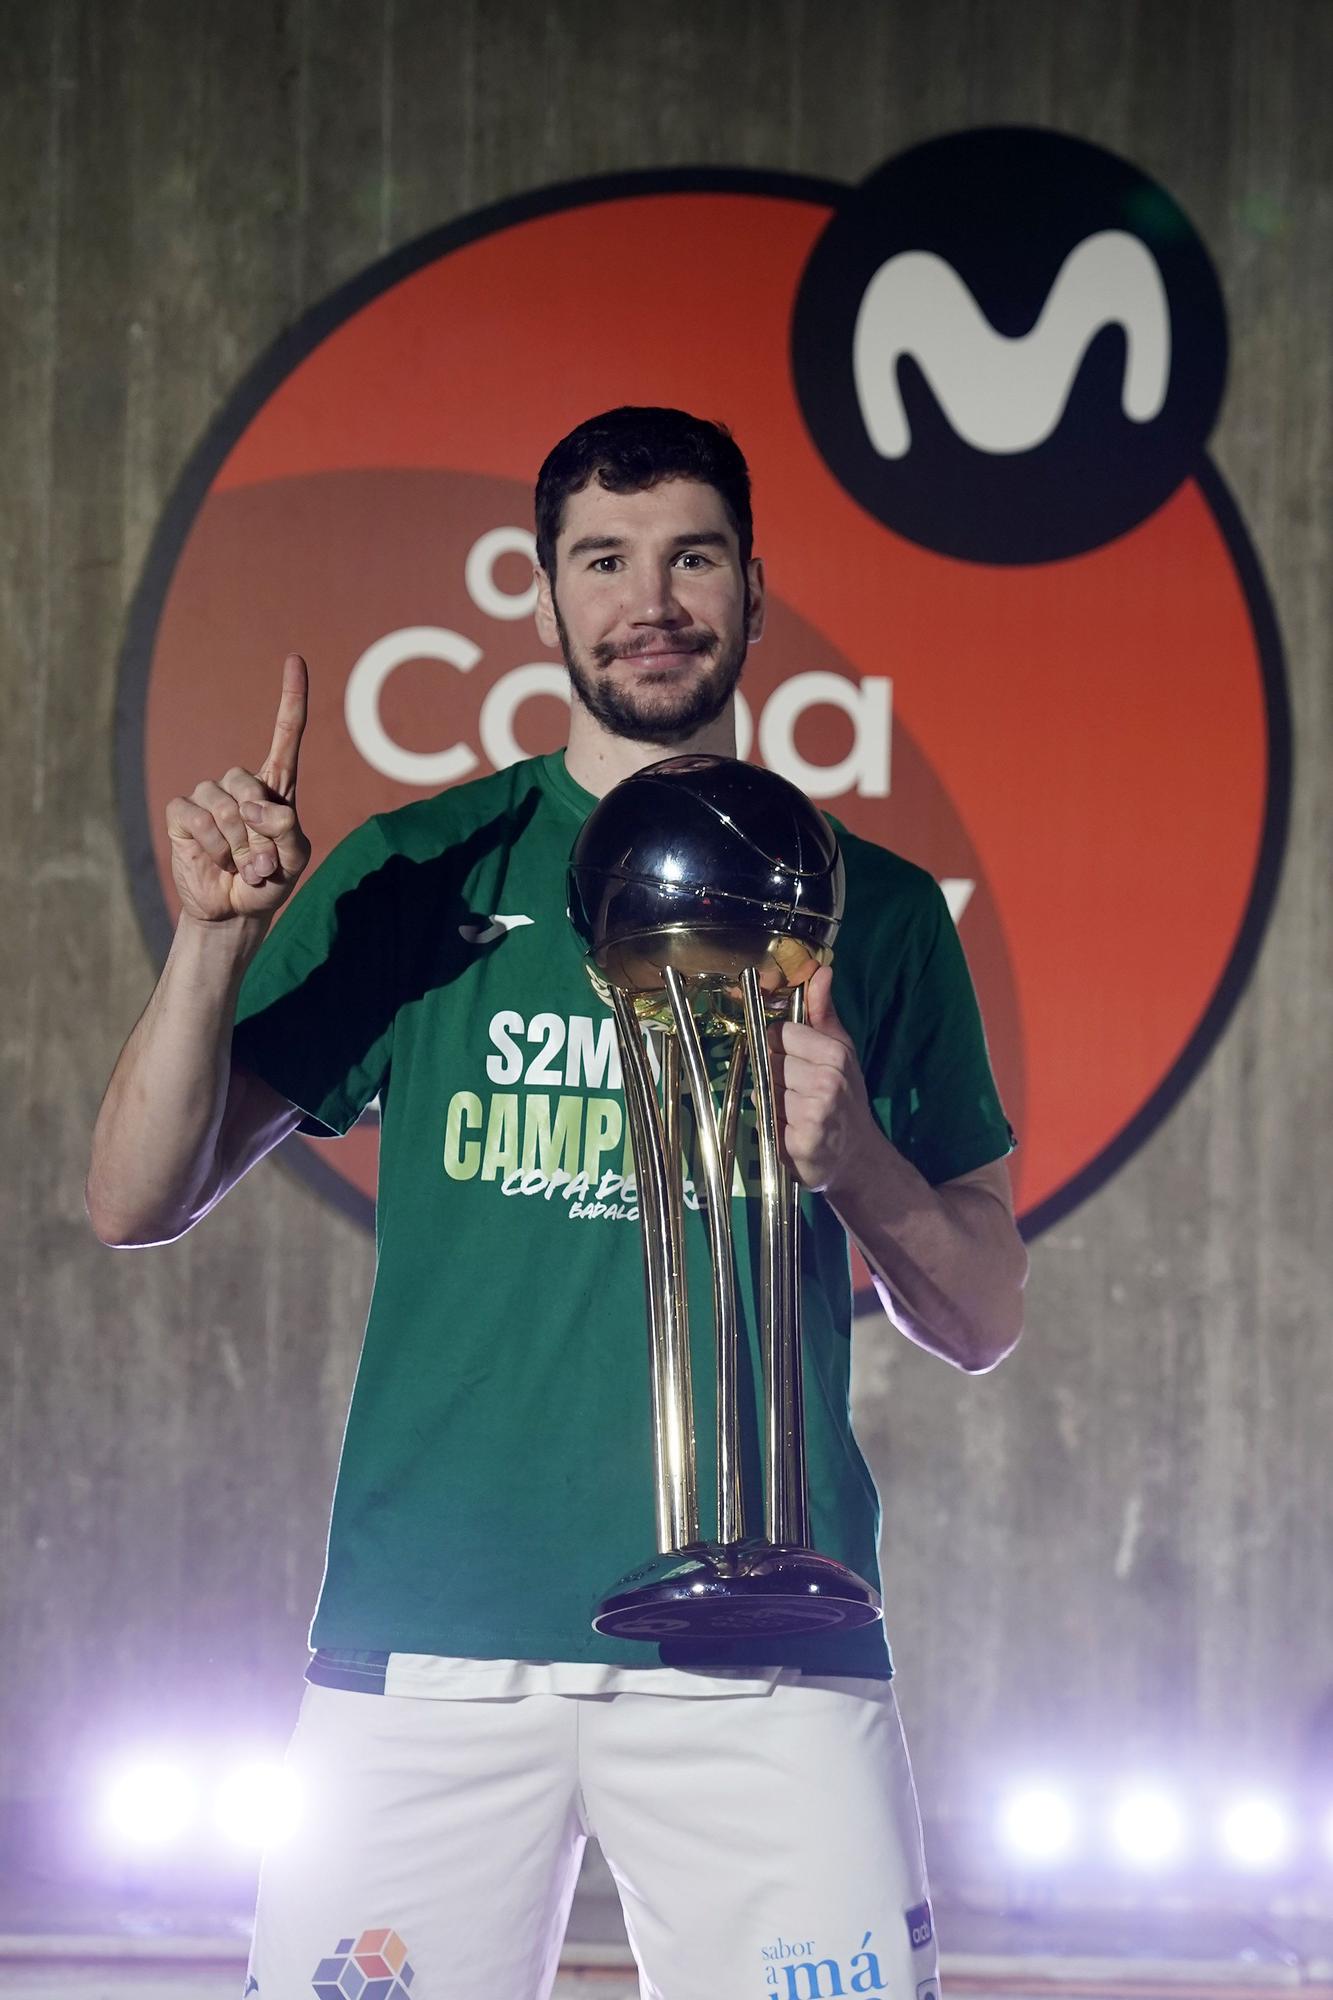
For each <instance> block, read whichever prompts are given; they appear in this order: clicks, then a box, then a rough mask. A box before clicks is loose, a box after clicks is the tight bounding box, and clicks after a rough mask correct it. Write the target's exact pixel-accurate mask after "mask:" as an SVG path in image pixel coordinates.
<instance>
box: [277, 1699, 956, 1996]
mask: <svg viewBox="0 0 1333 2000" xmlns="http://www.w3.org/2000/svg"><path fill="white" fill-rule="evenodd" d="M289 1762H290V1763H291V1765H292V1767H293V1768H294V1770H295V1772H296V1775H297V1778H298V1782H299V1784H300V1787H301V1792H302V1795H303V1800H304V1809H303V1811H302V1815H301V1824H300V1829H299V1831H298V1833H297V1834H296V1836H295V1837H294V1838H293V1839H292V1840H291V1841H290V1842H289V1843H287V1844H286V1845H284V1846H281V1847H277V1848H275V1849H274V1850H273V1851H272V1853H271V1854H270V1856H269V1857H268V1858H267V1859H266V1861H265V1863H264V1868H263V1875H262V1879H261V1883H260V1893H259V1911H258V1916H257V1919H256V1925H255V1942H254V1952H253V1957H252V1960H251V1970H250V1983H249V1984H248V1986H247V1988H246V1990H247V1992H249V1993H251V1994H257V1995H258V2000H311V1996H312V1994H313V1995H314V1996H316V2000H457V1996H462V2000H544V1996H545V1995H546V1994H548V1993H549V1991H550V1989H551V1985H552V1982H553V1980H554V1978H555V1973H556V1968H557V1963H558V1960H559V1955H560V1945H561V1940H562V1938H563V1936H564V1930H565V1923H566V1920H567V1917H568V1914H569V1905H570V1899H571V1897H572V1896H573V1893H574V1883H575V1880H576V1878H577V1875H578V1870H579V1862H580V1858H581V1856H582V1853H583V1846H584V1842H585V1841H586V1839H587V1838H588V1836H589V1835H592V1836H593V1837H594V1838H595V1839H596V1840H597V1841H598V1842H599V1843H600V1845H601V1848H602V1852H603V1854H604V1855H605V1857H606V1861H607V1864H608V1866H609V1868H610V1870H611V1873H612V1875H613V1876H614V1878H615V1882H616V1885H617V1888H618V1890H619V1892H620V1900H621V1905H622V1907H623V1910H624V1914H625V1925H626V1929H627V1931H628V1933H629V1940H630V1944H631V1947H632V1949H633V1952H634V1956H635V1959H636V1960H637V1962H638V1967H639V1982H640V1991H641V1993H642V1994H643V1996H644V2000H766V1997H767V1996H774V2000H824V1996H828V1995H833V1996H837V1995H852V1994H865V1993H872V1994H874V1993H879V1994H888V1995H892V1996H893V2000H937V1996H938V1985H937V1961H936V1948H935V1940H934V1933H933V1924H932V1921H931V1915H930V1904H929V1900H928V1892H927V1886H926V1875H925V1863H924V1860H923V1856H922V1851H921V1831H920V1823H919V1820H918V1816H917V1806H916V1795H915V1792H914V1789H913V1785H912V1774H911V1770H910V1767H909V1765H908V1761H907V1752H906V1749H905V1747H904V1744H903V1737H902V1730H901V1728H900V1726H899V1721H898V1708H897V1703H896V1702H895V1700H894V1697H893V1691H892V1689H891V1687H890V1686H889V1684H888V1683H887V1682H884V1683H875V1682H866V1681H854V1682H842V1683H840V1682H838V1681H833V1680H810V1679H804V1680H798V1681H796V1682H794V1683H792V1682H786V1681H783V1682H779V1683H778V1684H777V1685H775V1686H773V1687H772V1688H771V1689H770V1690H769V1691H768V1692H767V1693H763V1694H744V1695H737V1694H723V1695H719V1696H718V1697H717V1698H715V1699H699V1698H697V1697H695V1698H693V1699H688V1700H686V1699H681V1698H679V1697H674V1696H672V1695H670V1694H647V1693H645V1694H640V1693H624V1694H609V1695H556V1694H529V1695H522V1696H519V1697H516V1698H510V1699H499V1700H470V1701H432V1700H428V1699H420V1698H411V1697H406V1696H398V1695H377V1694H353V1693H348V1692H345V1691H343V1690H341V1689H336V1688H328V1687H310V1688H308V1689H307V1691H306V1695H305V1700H304V1704H303V1706H302V1710H301V1716H300V1720H299V1722H298V1724H297V1728H296V1733H295V1735H294V1737H293V1739H292V1746H291V1751H290V1753H289Z"/></svg>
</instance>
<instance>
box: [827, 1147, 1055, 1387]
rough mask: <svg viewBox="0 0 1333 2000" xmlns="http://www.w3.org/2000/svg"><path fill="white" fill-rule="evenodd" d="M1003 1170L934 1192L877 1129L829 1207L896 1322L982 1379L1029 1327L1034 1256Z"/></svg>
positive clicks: (983, 1173)
mask: <svg viewBox="0 0 1333 2000" xmlns="http://www.w3.org/2000/svg"><path fill="white" fill-rule="evenodd" d="M1005 1172H1006V1169H1005V1168H1004V1166H1003V1163H1002V1162H996V1163H995V1165H994V1166H992V1167H987V1168H983V1169H981V1170H980V1171H979V1172H978V1173H976V1174H965V1175H963V1176H961V1177H960V1178H959V1179H958V1180H955V1181H947V1182H945V1183H944V1185H943V1186H941V1187H932V1186H931V1185H930V1183H929V1182H928V1181H926V1180H924V1179H923V1178H922V1176H921V1175H920V1174H919V1173H918V1172H917V1171H916V1169H915V1167H913V1166H911V1165H910V1164H909V1162H908V1161H907V1160H905V1159H904V1158H903V1156H902V1154H901V1153H899V1152H898V1151H897V1150H896V1148H895V1147H894V1146H892V1145H891V1144H890V1142H889V1141H888V1140H887V1139H886V1138H885V1137H884V1136H883V1134H882V1133H881V1132H880V1131H879V1130H878V1128H876V1129H875V1130H874V1132H873V1133H871V1134H869V1135H868V1136H867V1137H866V1139H865V1140H864V1142H863V1145H862V1146H861V1147H860V1148H858V1158H857V1160H856V1161H855V1163H854V1168H853V1170H852V1171H851V1172H849V1173H848V1174H847V1175H846V1177H845V1178H843V1177H840V1185H838V1186H837V1187H834V1186H830V1187H829V1189H828V1190H827V1192H828V1198H829V1200H830V1202H831V1203H832V1205H833V1208H834V1210H835V1211H836V1213H837V1215H838V1217H839V1218H840V1220H841V1222H842V1224H843V1227H844V1228H845V1229H846V1230H847V1233H848V1235H849V1236H851V1238H852V1240H853V1241H854V1242H855V1243H856V1245H857V1246H858V1248H859V1249H860V1250H861V1252H862V1255H863V1256H864V1257H865V1259H866V1262H867V1263H868V1264H869V1266H870V1270H871V1275H872V1277H873V1278H874V1280H875V1288H876V1290H877V1291H878V1292H879V1295H880V1297H881V1299H882V1300H883V1302H884V1306H885V1309H886V1310H887V1311H888V1313H889V1314H890V1316H891V1317H892V1319H893V1320H894V1322H895V1323H896V1324H897V1325H898V1326H899V1327H901V1328H902V1330H903V1332H904V1333H906V1334H907V1335H908V1337H909V1338H910V1339H912V1340H914V1341H915V1342H916V1343H917V1344H918V1345H919V1346H921V1347H925V1348H928V1349H929V1350H930V1352H931V1353H932V1354H939V1355H942V1356H943V1357H944V1359H945V1360H946V1361H952V1362H954V1363H955V1365H956V1366H958V1367H960V1368H964V1369H966V1370H967V1371H968V1372H969V1373H978V1372H980V1371H982V1370H983V1369H986V1368H993V1367H994V1366H995V1364H996V1362H997V1361H1001V1360H1003V1358H1004V1356H1005V1355H1006V1354H1008V1353H1009V1351H1010V1349H1011V1348H1012V1347H1013V1346H1014V1345H1015V1343H1016V1342H1017V1340H1018V1337H1019V1334H1020V1333H1021V1332H1022V1328H1023V1285H1024V1282H1025V1280H1026V1277H1027V1252H1026V1251H1025V1249H1024V1247H1023V1243H1022V1240H1021V1238H1020V1237H1019V1235H1018V1233H1017V1230H1016V1229H1015V1227H1014V1221H1013V1215H1012V1211H1011V1209H1010V1207H1009V1204H1008V1200H1007V1195H1006V1189H1005V1183H1004V1181H1003V1180H1002V1179H1001V1176H1003V1175H1004V1174H1005Z"/></svg>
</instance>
